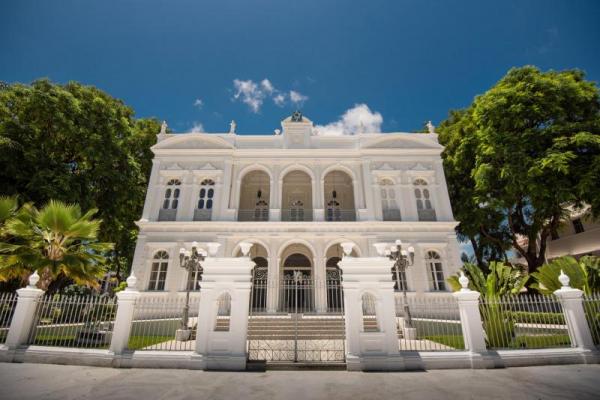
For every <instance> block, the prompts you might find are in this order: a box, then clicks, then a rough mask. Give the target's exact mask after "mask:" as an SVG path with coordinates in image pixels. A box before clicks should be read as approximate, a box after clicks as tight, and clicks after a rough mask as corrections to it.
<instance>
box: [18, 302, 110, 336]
mask: <svg viewBox="0 0 600 400" xmlns="http://www.w3.org/2000/svg"><path fill="white" fill-rule="evenodd" d="M116 312H117V302H116V298H110V297H104V296H66V295H59V294H55V295H48V296H42V297H40V298H39V299H38V300H37V307H36V312H35V317H34V324H33V329H32V330H31V332H30V334H29V340H28V343H29V344H33V345H39V346H58V347H77V348H108V346H109V345H110V341H111V338H112V331H113V325H114V319H115V315H116Z"/></svg>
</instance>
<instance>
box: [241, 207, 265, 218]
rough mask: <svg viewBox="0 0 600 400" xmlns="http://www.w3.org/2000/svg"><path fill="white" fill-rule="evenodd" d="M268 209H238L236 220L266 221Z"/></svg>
mask: <svg viewBox="0 0 600 400" xmlns="http://www.w3.org/2000/svg"><path fill="white" fill-rule="evenodd" d="M268 220H269V210H268V209H254V210H238V221H268Z"/></svg>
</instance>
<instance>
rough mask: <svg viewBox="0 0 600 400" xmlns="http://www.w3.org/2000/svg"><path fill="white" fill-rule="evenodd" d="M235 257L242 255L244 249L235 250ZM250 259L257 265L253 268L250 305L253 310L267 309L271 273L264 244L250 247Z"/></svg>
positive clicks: (255, 244)
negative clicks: (269, 275)
mask: <svg viewBox="0 0 600 400" xmlns="http://www.w3.org/2000/svg"><path fill="white" fill-rule="evenodd" d="M234 256H235V257H241V256H242V251H241V250H240V249H237V251H234ZM249 256H250V259H251V260H252V261H253V262H254V264H255V266H254V268H252V292H251V293H250V307H251V311H253V312H258V313H262V312H266V311H267V288H268V274H269V261H268V260H269V254H268V252H267V250H266V249H265V248H264V246H263V245H261V244H260V243H253V246H252V247H251V248H250V254H249Z"/></svg>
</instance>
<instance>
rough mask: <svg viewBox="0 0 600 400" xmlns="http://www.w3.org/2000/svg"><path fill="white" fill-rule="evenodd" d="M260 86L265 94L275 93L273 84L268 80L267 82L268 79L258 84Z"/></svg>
mask: <svg viewBox="0 0 600 400" xmlns="http://www.w3.org/2000/svg"><path fill="white" fill-rule="evenodd" d="M260 86H261V87H262V88H263V90H264V91H265V92H266V93H268V94H271V93H273V92H274V91H275V87H274V86H273V84H272V83H271V81H270V80H268V79H266V78H265V79H263V80H262V81H261V82H260Z"/></svg>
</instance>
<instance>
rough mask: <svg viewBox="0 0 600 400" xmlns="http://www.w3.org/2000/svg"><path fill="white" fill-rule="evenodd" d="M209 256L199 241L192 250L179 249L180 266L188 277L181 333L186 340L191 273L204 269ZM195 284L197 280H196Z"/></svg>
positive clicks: (193, 244) (188, 335)
mask: <svg viewBox="0 0 600 400" xmlns="http://www.w3.org/2000/svg"><path fill="white" fill-rule="evenodd" d="M206 256H207V253H206V251H204V250H202V249H198V242H193V243H192V250H191V251H190V250H186V249H185V248H184V247H182V248H181V249H179V266H180V267H181V268H184V269H185V270H186V271H187V279H186V284H185V307H183V316H182V318H181V330H180V331H181V333H180V337H181V338H183V337H185V339H184V340H187V339H189V337H190V334H189V328H188V322H189V319H190V318H189V316H190V284H189V282H190V273H192V272H193V271H202V265H201V264H200V263H201V262H202V261H204V258H205V257H206ZM194 284H195V282H194Z"/></svg>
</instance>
